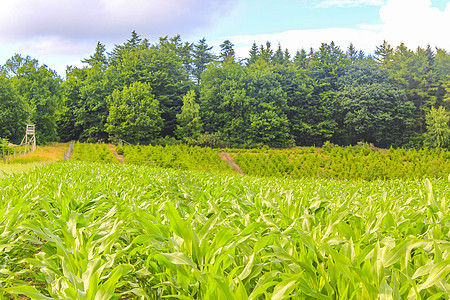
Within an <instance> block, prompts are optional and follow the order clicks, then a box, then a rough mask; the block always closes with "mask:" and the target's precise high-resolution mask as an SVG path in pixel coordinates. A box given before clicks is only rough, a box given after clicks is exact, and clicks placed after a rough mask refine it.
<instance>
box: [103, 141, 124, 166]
mask: <svg viewBox="0 0 450 300" xmlns="http://www.w3.org/2000/svg"><path fill="white" fill-rule="evenodd" d="M107 147H108V149H109V151H111V152H112V154H114V156H115V157H116V158H117V160H118V161H119V163H121V164H123V155H119V154H117V151H116V146H114V145H111V144H108V145H107Z"/></svg>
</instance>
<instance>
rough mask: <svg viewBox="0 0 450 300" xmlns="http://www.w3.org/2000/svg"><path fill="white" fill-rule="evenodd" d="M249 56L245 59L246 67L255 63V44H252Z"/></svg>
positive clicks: (256, 55)
mask: <svg viewBox="0 0 450 300" xmlns="http://www.w3.org/2000/svg"><path fill="white" fill-rule="evenodd" d="M249 55H250V57H249V58H248V59H247V65H250V64H252V63H254V62H256V60H257V59H258V56H259V50H258V46H257V45H256V42H253V44H252V47H251V48H250V51H249Z"/></svg>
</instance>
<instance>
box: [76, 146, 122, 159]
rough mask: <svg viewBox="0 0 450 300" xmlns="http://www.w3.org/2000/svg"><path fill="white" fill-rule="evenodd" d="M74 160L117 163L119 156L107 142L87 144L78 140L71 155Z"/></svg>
mask: <svg viewBox="0 0 450 300" xmlns="http://www.w3.org/2000/svg"><path fill="white" fill-rule="evenodd" d="M71 160H73V161H86V162H106V163H117V162H118V161H117V158H116V157H115V156H114V154H112V152H111V151H110V150H109V149H108V147H107V146H106V145H105V144H85V143H80V142H77V143H76V144H75V146H74V148H73V154H72V157H71Z"/></svg>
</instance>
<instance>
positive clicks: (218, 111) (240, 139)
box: [0, 31, 450, 147]
mask: <svg viewBox="0 0 450 300" xmlns="http://www.w3.org/2000/svg"><path fill="white" fill-rule="evenodd" d="M216 53H217V54H216ZM82 62H84V63H85V66H84V67H72V66H69V67H68V68H67V72H66V76H65V78H64V79H61V78H60V77H59V76H58V75H57V74H56V73H55V72H54V71H52V70H51V69H50V68H49V67H47V66H46V65H40V64H39V62H38V60H37V59H34V58H31V57H29V56H22V55H19V54H16V55H14V56H12V57H11V58H10V59H9V60H7V61H6V62H5V63H4V65H2V66H1V67H0V116H1V118H0V136H1V137H2V138H8V139H10V140H11V141H15V142H17V141H19V140H20V139H21V138H22V136H23V128H24V124H26V123H27V122H30V123H34V124H36V130H37V138H38V143H46V142H50V141H58V140H59V141H69V140H80V141H89V142H96V141H107V140H114V139H117V138H121V139H125V140H128V141H130V142H133V143H144V144H147V143H152V142H157V141H158V140H160V139H161V138H165V139H166V140H167V139H172V140H173V139H177V138H178V139H179V140H181V141H184V142H189V143H195V144H202V143H208V142H207V141H208V139H211V138H214V139H215V140H217V141H215V142H214V144H221V145H223V144H227V145H230V146H241V147H254V146H260V145H267V146H271V147H291V146H293V145H298V146H311V145H319V146H320V145H322V144H323V143H325V142H326V141H330V142H333V143H337V144H342V145H347V144H356V143H358V142H360V141H366V142H370V143H373V144H375V145H376V146H379V147H390V146H394V147H401V146H407V147H422V146H424V145H425V146H429V147H431V146H432V147H448V144H447V143H446V142H445V141H446V139H445V138H444V137H443V136H445V135H446V134H443V135H442V134H437V132H447V130H448V122H447V123H446V122H445V118H446V117H445V116H446V112H448V111H449V109H450V53H449V52H447V51H446V50H444V49H439V48H436V49H433V48H432V47H431V46H427V47H425V48H421V47H418V48H417V49H415V50H412V49H408V48H407V47H406V46H405V45H404V44H400V45H398V46H396V47H394V46H392V45H390V44H389V43H388V42H386V41H384V42H383V43H382V44H381V45H379V46H378V47H376V49H374V54H373V55H366V54H365V53H364V52H362V51H360V50H358V49H356V48H355V46H354V45H353V44H350V45H349V46H348V47H347V48H346V49H345V50H342V49H341V48H340V47H338V46H337V45H336V44H335V43H333V42H330V43H323V44H322V45H321V46H320V47H319V48H318V49H309V50H305V49H300V50H298V51H297V52H295V53H294V54H293V55H292V56H291V54H290V53H289V51H288V50H287V49H283V46H282V45H281V44H278V45H277V46H276V47H274V46H273V45H272V44H271V43H270V42H266V43H264V44H262V45H257V44H256V43H253V45H252V46H251V48H250V49H249V52H248V57H246V58H245V57H244V58H242V57H238V56H237V54H236V51H235V49H234V44H233V43H232V42H231V41H230V40H225V41H224V42H223V43H222V44H221V45H220V49H216V51H214V49H213V48H212V47H211V46H209V45H208V43H207V41H206V38H202V39H201V40H199V41H197V42H196V43H191V42H184V41H182V39H181V37H180V36H174V37H168V36H165V37H161V38H160V39H159V40H158V41H156V42H155V43H151V42H150V41H149V40H148V39H146V38H142V37H141V36H140V35H139V34H138V33H136V32H135V31H133V32H132V33H131V36H130V38H129V39H128V40H126V41H125V42H124V43H123V44H120V45H115V46H114V48H113V49H112V51H110V52H108V51H107V47H106V46H105V45H104V44H102V43H101V42H98V43H97V45H96V47H95V49H94V50H93V54H92V55H90V56H89V57H88V58H85V59H83V60H82ZM441 107H442V108H441ZM444 112H445V113H444ZM219 139H220V141H219ZM424 143H425V144H424Z"/></svg>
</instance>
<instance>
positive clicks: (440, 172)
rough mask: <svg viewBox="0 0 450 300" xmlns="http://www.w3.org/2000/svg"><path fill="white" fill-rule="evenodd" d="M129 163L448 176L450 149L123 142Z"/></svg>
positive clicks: (293, 174) (281, 172)
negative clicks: (226, 159)
mask: <svg viewBox="0 0 450 300" xmlns="http://www.w3.org/2000/svg"><path fill="white" fill-rule="evenodd" d="M120 151H121V153H123V154H124V156H125V159H124V162H125V163H132V164H141V165H153V166H158V167H166V168H167V167H168V168H176V169H190V170H209V171H220V172H228V173H229V172H232V169H231V168H230V166H228V165H227V164H226V163H225V162H224V161H222V160H221V159H220V157H219V153H220V152H226V153H231V156H232V158H233V159H234V161H235V162H236V163H237V165H238V166H239V167H240V168H241V169H242V171H243V172H244V173H245V174H248V175H255V176H269V177H288V178H294V179H299V178H322V179H339V180H346V179H364V180H368V181H370V180H376V179H418V178H446V177H447V176H448V175H449V174H450V152H449V151H447V150H439V149H422V150H405V149H389V150H385V151H380V150H373V149H371V148H370V147H364V146H363V147H359V148H357V147H347V148H341V147H337V146H336V147H330V148H325V149H315V148H307V149H295V150H260V149H253V150H242V149H211V148H201V147H189V146H186V145H175V146H165V147H163V146H134V147H133V146H125V147H123V148H121V149H120Z"/></svg>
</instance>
